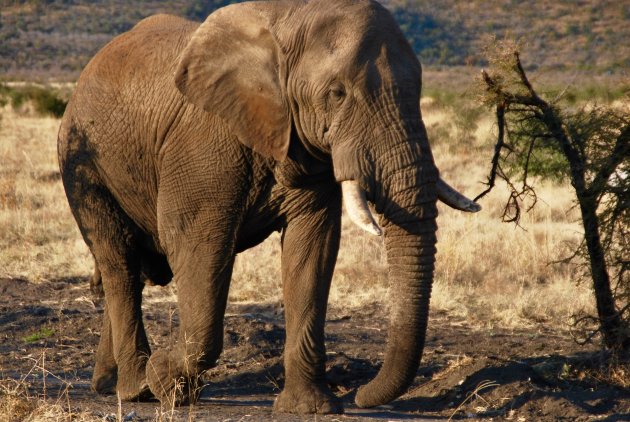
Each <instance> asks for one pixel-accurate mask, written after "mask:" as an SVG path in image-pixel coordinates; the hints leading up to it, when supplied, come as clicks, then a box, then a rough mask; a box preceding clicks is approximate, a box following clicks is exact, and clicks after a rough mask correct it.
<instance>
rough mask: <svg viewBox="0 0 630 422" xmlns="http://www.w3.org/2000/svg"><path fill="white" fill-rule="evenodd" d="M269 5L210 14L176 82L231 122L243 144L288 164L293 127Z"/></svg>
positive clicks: (183, 59) (182, 61)
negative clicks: (286, 159)
mask: <svg viewBox="0 0 630 422" xmlns="http://www.w3.org/2000/svg"><path fill="white" fill-rule="evenodd" d="M265 3H266V2H264V3H262V2H261V3H253V4H252V3H241V4H234V5H231V6H227V7H224V8H222V9H219V10H217V11H216V12H214V13H213V14H212V15H210V16H209V17H208V18H207V19H206V21H205V22H204V23H203V24H201V26H200V27H199V29H197V31H196V32H195V33H194V34H193V37H192V39H191V40H190V42H189V43H188V45H187V46H186V48H185V49H184V51H183V53H182V55H181V58H180V62H179V65H178V67H177V71H176V74H175V83H176V84H177V88H178V89H179V90H180V91H181V92H182V94H184V95H185V96H186V97H187V98H188V100H189V101H191V102H192V103H194V104H195V105H197V106H198V107H201V108H203V109H204V110H206V111H208V112H211V113H214V114H216V115H218V116H219V117H221V118H222V119H223V120H225V122H226V123H227V124H228V125H229V126H230V127H231V129H232V130H233V131H234V134H236V136H237V137H238V139H239V140H240V141H241V142H242V143H243V144H245V145H247V146H248V147H250V148H252V149H253V150H255V151H257V152H259V153H261V154H263V155H265V156H268V157H273V158H275V159H276V160H283V159H284V157H286V155H287V151H288V149H289V139H290V130H291V123H290V118H289V106H288V104H287V102H286V100H285V96H284V94H283V92H284V88H283V85H282V84H281V75H280V71H279V69H280V67H281V52H280V48H279V46H278V44H277V42H276V39H275V37H274V35H273V34H272V33H271V31H270V19H271V15H272V10H271V7H272V6H271V2H269V3H268V4H265Z"/></svg>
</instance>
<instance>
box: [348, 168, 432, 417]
mask: <svg viewBox="0 0 630 422" xmlns="http://www.w3.org/2000/svg"><path fill="white" fill-rule="evenodd" d="M405 167H406V168H404V169H401V170H398V171H395V172H393V175H392V177H390V179H392V180H390V182H389V185H388V186H385V188H386V189H385V191H387V193H385V194H384V196H385V198H384V200H382V203H383V207H382V210H383V218H382V223H383V229H384V237H385V247H386V251H387V262H388V266H389V283H390V300H391V309H390V327H389V332H388V340H387V350H386V353H385V360H384V364H383V366H382V368H381V370H380V371H379V373H378V375H377V376H376V377H375V378H374V379H373V380H372V381H371V382H370V383H368V384H367V385H365V386H363V387H361V388H360V389H359V391H358V392H357V395H356V404H357V405H358V406H359V407H372V406H378V405H381V404H385V403H388V402H390V401H392V400H394V399H395V398H397V397H399V396H400V395H401V394H403V393H404V392H405V391H406V389H407V388H408V387H409V385H410V384H411V383H412V381H413V379H414V377H415V375H416V371H417V369H418V366H419V364H420V358H421V356H422V351H423V347H424V338H425V333H426V329H427V320H428V314H429V299H430V296H431V286H432V283H433V270H434V263H435V252H436V248H435V244H436V230H437V225H436V217H437V207H436V200H437V190H436V183H437V181H438V173H437V170H436V169H435V167H434V164H433V162H432V159H430V157H429V158H428V159H426V161H425V162H421V163H419V164H417V163H413V164H411V165H409V164H407V165H406V166H405ZM401 180H402V181H404V182H401Z"/></svg>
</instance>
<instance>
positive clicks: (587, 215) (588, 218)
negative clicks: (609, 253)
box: [578, 192, 630, 352]
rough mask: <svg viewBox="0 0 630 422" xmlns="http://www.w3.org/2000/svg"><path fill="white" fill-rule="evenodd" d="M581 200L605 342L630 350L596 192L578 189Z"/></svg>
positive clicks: (616, 347) (614, 346) (613, 347)
mask: <svg viewBox="0 0 630 422" xmlns="http://www.w3.org/2000/svg"><path fill="white" fill-rule="evenodd" d="M578 202H579V204H580V210H581V212H582V224H583V225H584V237H585V239H586V248H587V251H588V256H589V260H590V267H591V276H592V278H593V289H594V290H595V301H596V303H597V316H598V317H599V324H600V327H601V332H602V336H603V338H604V344H605V345H606V347H608V348H609V349H611V350H613V351H616V352H628V351H630V336H629V335H628V333H626V332H625V331H624V326H623V323H622V321H621V317H620V315H619V313H618V312H617V309H616V308H615V300H614V299H613V294H612V290H611V288H610V277H609V276H608V270H607V266H606V258H605V255H604V249H603V248H602V244H601V238H600V235H599V222H598V220H597V215H596V210H597V203H596V201H595V199H594V198H593V197H592V196H587V195H585V194H584V193H583V192H582V193H580V192H578Z"/></svg>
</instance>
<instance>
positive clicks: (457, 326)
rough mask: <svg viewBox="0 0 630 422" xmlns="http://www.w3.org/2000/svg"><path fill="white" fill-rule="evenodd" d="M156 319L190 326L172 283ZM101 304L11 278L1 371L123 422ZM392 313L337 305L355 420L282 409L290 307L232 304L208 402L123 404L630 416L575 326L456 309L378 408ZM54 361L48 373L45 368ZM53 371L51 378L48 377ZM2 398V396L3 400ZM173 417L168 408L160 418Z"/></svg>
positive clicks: (150, 309)
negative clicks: (402, 391)
mask: <svg viewBox="0 0 630 422" xmlns="http://www.w3.org/2000/svg"><path fill="white" fill-rule="evenodd" d="M145 297H146V298H147V299H146V300H145V321H146V325H147V331H148V333H149V336H150V340H151V342H152V345H153V347H163V346H167V345H168V344H169V343H170V342H172V341H173V339H175V338H176V331H177V325H178V319H177V313H176V311H175V309H176V304H175V302H174V299H175V297H174V295H173V291H172V288H170V287H166V288H160V287H149V288H147V289H146V291H145ZM101 315H102V308H101V304H99V303H98V302H97V303H95V302H94V301H93V300H92V296H91V294H90V292H89V287H88V281H87V280H86V279H62V280H54V281H50V282H43V283H37V284H35V283H30V282H28V281H27V280H19V279H0V378H1V379H2V380H3V383H5V384H6V383H10V382H11V380H15V381H18V382H21V383H22V384H23V385H26V386H27V387H28V391H29V392H28V394H29V395H31V396H32V397H43V396H45V397H46V399H47V400H48V401H49V402H51V403H60V404H63V405H64V406H66V407H67V406H70V407H71V408H72V409H75V410H76V409H78V410H88V411H89V412H91V413H92V414H94V415H97V416H100V417H102V418H103V420H111V421H113V420H116V414H117V412H118V404H117V400H116V397H114V396H98V395H96V394H95V393H93V392H92V391H91V390H90V387H89V385H90V384H89V383H90V376H91V373H92V368H93V363H94V362H93V355H94V351H95V348H96V345H97V342H98V335H99V330H100V319H101ZM386 323H387V317H386V310H384V309H381V308H380V306H377V305H372V306H367V307H364V308H363V309H362V310H360V311H356V310H353V311H351V312H350V311H345V310H344V309H339V308H337V309H335V308H333V309H331V310H330V311H329V315H328V322H327V327H326V329H327V349H328V365H327V368H328V379H329V381H330V384H331V387H332V389H333V391H334V392H335V393H336V394H337V395H338V396H341V397H342V398H343V401H344V403H345V407H346V413H345V415H331V416H308V417H299V416H292V415H275V414H272V404H273V400H274V397H275V395H276V394H277V393H278V392H279V389H280V387H281V386H282V384H283V375H282V366H281V359H282V346H283V342H284V327H283V324H284V323H283V316H282V306H281V305H280V304H277V305H270V304H268V305H258V304H256V305H243V304H231V305H230V306H229V307H228V312H227V316H226V326H225V351H224V353H223V355H222V357H221V359H220V361H219V362H218V366H217V367H215V368H214V369H212V370H210V371H209V372H208V373H207V374H206V376H205V379H206V380H207V381H208V385H207V386H206V387H205V388H204V390H203V392H202V396H201V400H200V401H199V402H198V403H197V404H196V405H194V406H191V407H184V408H180V409H177V410H175V411H174V412H169V409H161V408H160V404H159V403H157V402H148V403H123V404H122V409H121V414H122V415H123V418H125V420H129V421H132V420H133V421H136V420H137V421H146V420H153V419H154V418H156V415H157V416H159V415H160V414H161V416H162V420H171V419H173V420H218V421H228V420H230V421H263V420H279V421H290V420H318V421H334V420H342V421H355V420H357V421H368V420H369V421H372V420H377V421H387V420H447V419H449V418H452V419H473V420H474V419H480V420H489V419H495V420H506V419H507V420H515V421H533V420H542V421H545V420H548V421H555V420H595V419H597V420H606V421H622V420H630V391H627V390H622V389H619V388H615V387H611V386H610V385H606V384H602V383H600V382H598V381H596V380H595V379H593V377H589V376H585V375H584V373H585V372H584V371H583V367H584V366H585V365H592V364H593V361H594V360H597V356H598V354H597V353H595V351H594V350H588V349H584V348H583V347H581V346H578V345H577V344H575V343H574V342H573V340H572V339H571V337H570V335H569V334H568V333H567V332H561V331H558V329H553V328H551V327H545V326H543V325H541V326H539V327H537V328H535V329H523V330H503V329H498V328H495V329H488V328H481V325H480V324H476V326H473V325H471V324H468V323H467V321H464V320H457V319H456V318H453V317H451V316H449V315H447V314H445V313H440V312H434V313H433V314H432V315H431V321H430V324H429V332H428V335H427V345H426V348H425V353H424V356H423V360H422V364H421V366H420V369H419V370H418V375H417V377H416V380H415V384H414V386H413V387H412V388H411V389H410V391H409V392H408V393H407V394H406V395H404V396H403V397H402V398H400V399H398V400H396V401H395V402H393V403H391V404H390V405H387V406H381V407H379V408H375V409H358V408H357V407H356V406H355V405H354V404H353V398H354V393H355V390H356V387H357V386H359V385H361V384H364V383H366V382H367V381H368V380H369V379H371V378H372V377H373V376H374V375H375V373H376V372H377V370H378V368H379V365H380V364H381V362H382V357H383V352H384V350H385V341H386V329H387V324H386ZM42 367H43V368H42ZM44 374H45V375H46V376H44ZM0 400H2V396H1V395H0ZM160 412H161V413H160Z"/></svg>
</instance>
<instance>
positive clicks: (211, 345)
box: [146, 247, 234, 407]
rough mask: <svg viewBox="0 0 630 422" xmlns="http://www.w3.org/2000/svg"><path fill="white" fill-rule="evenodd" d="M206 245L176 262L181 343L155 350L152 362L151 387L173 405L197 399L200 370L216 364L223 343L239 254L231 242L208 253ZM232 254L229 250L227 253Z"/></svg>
mask: <svg viewBox="0 0 630 422" xmlns="http://www.w3.org/2000/svg"><path fill="white" fill-rule="evenodd" d="M201 249H204V248H201V247H198V248H196V249H195V252H194V253H190V252H189V253H186V252H183V253H181V255H187V258H186V259H185V261H184V264H183V265H178V266H175V271H174V273H175V275H174V279H175V282H176V283H177V290H178V291H177V296H178V307H179V315H180V327H179V336H178V341H177V344H176V345H175V346H174V347H173V348H172V349H170V350H166V349H162V350H157V351H155V352H154V353H153V355H152V356H151V358H150V359H149V362H148V364H147V369H146V371H147V380H148V383H149V387H150V389H151V392H152V393H153V394H154V395H155V396H156V397H157V398H158V399H159V400H160V401H161V402H162V403H166V404H167V405H168V406H169V407H170V406H180V405H184V404H186V403H189V402H192V403H194V402H195V401H196V399H197V397H198V396H199V393H200V392H201V388H202V387H203V385H202V384H201V379H200V375H201V373H202V372H203V371H205V370H206V369H209V368H211V367H213V366H214V365H215V364H216V360H217V359H218V358H219V355H220V354H221V351H222V348H223V317H224V315H225V307H226V303H227V296H228V289H229V284H230V278H231V276H232V267H233V263H234V255H233V253H232V252H228V251H231V250H232V249H233V248H231V247H216V251H217V252H208V253H204V252H202V251H201ZM226 255H227V256H226Z"/></svg>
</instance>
